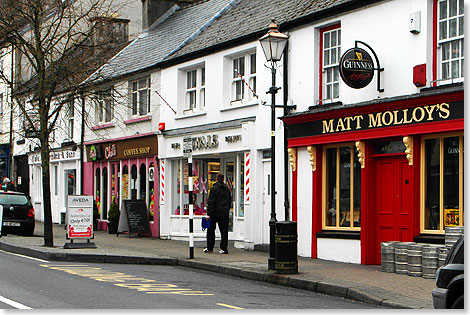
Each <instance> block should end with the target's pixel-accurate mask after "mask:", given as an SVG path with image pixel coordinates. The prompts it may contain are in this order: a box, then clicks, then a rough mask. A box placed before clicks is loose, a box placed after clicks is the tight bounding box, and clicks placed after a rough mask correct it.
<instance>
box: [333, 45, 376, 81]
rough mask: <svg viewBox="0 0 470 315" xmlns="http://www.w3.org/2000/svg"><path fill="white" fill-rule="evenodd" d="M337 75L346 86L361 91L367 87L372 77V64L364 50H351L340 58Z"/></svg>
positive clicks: (370, 58)
mask: <svg viewBox="0 0 470 315" xmlns="http://www.w3.org/2000/svg"><path fill="white" fill-rule="evenodd" d="M339 73H340V75H341V78H342V79H343V81H344V83H346V84H347V85H348V86H350V87H352V88H353V89H362V88H364V87H366V86H367V85H369V83H370V82H371V81H372V79H373V77H374V62H373V61H372V57H371V56H370V55H369V53H368V52H367V51H365V50H364V49H362V48H358V47H355V48H351V49H348V50H347V51H346V52H345V53H344V54H343V56H341V59H340V62H339Z"/></svg>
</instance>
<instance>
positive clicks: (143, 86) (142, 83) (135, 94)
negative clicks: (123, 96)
mask: <svg viewBox="0 0 470 315" xmlns="http://www.w3.org/2000/svg"><path fill="white" fill-rule="evenodd" d="M130 86H131V111H132V112H131V115H132V116H143V115H147V114H148V113H150V78H145V79H141V80H137V81H133V82H131V84H130Z"/></svg>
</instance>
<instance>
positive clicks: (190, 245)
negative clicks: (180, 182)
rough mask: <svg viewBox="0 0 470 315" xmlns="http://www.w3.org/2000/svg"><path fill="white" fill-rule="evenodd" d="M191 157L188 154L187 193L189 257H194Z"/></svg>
mask: <svg viewBox="0 0 470 315" xmlns="http://www.w3.org/2000/svg"><path fill="white" fill-rule="evenodd" d="M193 184H194V182H193V157H192V154H189V155H188V190H189V192H188V195H189V205H188V207H189V259H193V258H194V228H193V219H194V205H193Z"/></svg>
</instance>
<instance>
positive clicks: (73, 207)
mask: <svg viewBox="0 0 470 315" xmlns="http://www.w3.org/2000/svg"><path fill="white" fill-rule="evenodd" d="M66 217H67V220H66V224H67V234H66V238H67V239H70V240H71V242H70V243H66V244H65V245H64V248H90V247H94V248H96V246H95V244H94V243H90V239H92V238H93V196H85V195H69V196H68V197H67V215H66ZM76 239H85V240H87V244H88V245H86V244H84V243H73V241H74V240H76ZM91 244H92V245H91Z"/></svg>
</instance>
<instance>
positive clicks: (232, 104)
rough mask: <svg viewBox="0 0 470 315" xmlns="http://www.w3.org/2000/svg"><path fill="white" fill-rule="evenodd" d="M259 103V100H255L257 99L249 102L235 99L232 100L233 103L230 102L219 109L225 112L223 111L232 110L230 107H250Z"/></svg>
mask: <svg viewBox="0 0 470 315" xmlns="http://www.w3.org/2000/svg"><path fill="white" fill-rule="evenodd" d="M259 104H260V102H257V101H251V102H246V103H243V102H240V101H236V102H233V103H232V102H230V106H225V107H223V108H222V109H221V110H220V111H221V112H225V111H228V110H232V109H238V108H245V107H251V106H256V105H259Z"/></svg>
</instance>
